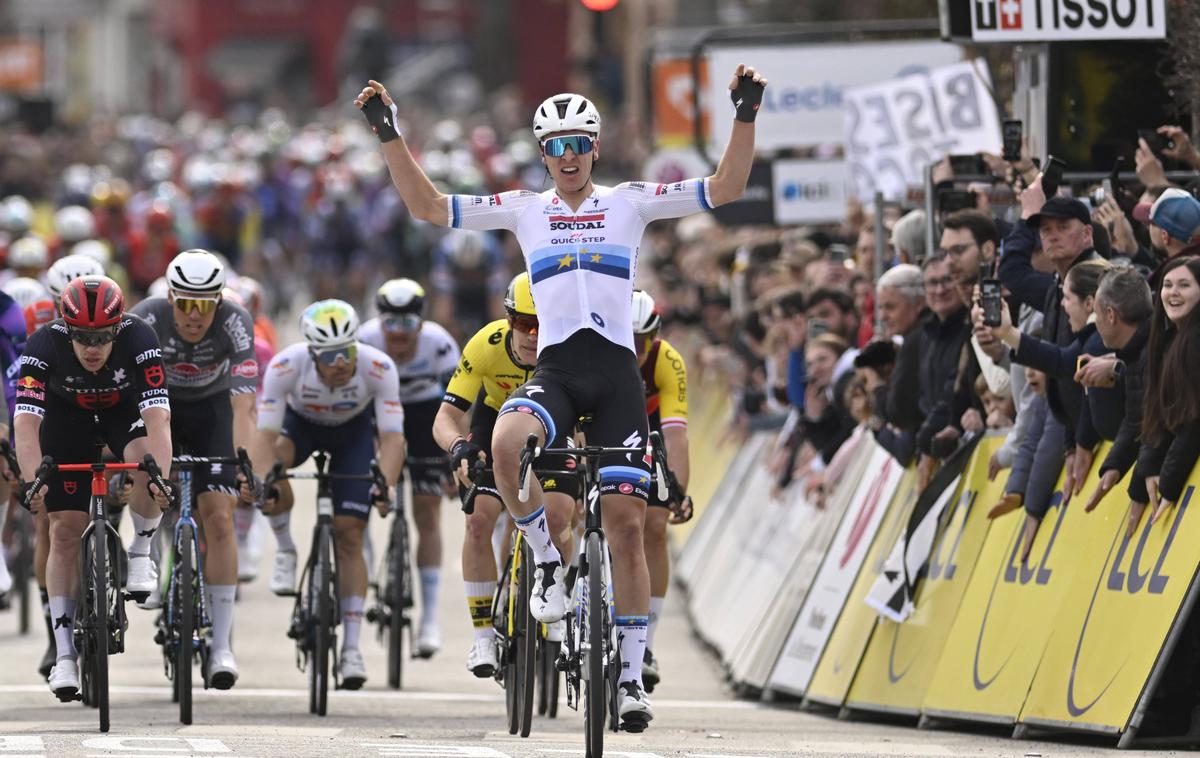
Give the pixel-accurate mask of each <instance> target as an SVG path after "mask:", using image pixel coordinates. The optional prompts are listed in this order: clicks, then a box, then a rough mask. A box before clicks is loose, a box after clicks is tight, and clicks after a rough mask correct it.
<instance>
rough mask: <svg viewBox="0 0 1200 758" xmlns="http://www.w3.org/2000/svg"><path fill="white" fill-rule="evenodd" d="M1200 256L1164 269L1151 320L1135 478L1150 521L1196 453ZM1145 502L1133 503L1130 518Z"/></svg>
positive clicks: (1199, 451)
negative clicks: (1141, 480)
mask: <svg viewBox="0 0 1200 758" xmlns="http://www.w3.org/2000/svg"><path fill="white" fill-rule="evenodd" d="M1197 302H1200V258H1195V257H1190V256H1189V257H1184V258H1175V259H1172V260H1171V261H1170V262H1168V263H1167V264H1166V265H1164V266H1163V268H1162V289H1161V290H1159V296H1158V298H1156V302H1155V305H1154V316H1153V319H1152V321H1151V322H1150V342H1149V346H1148V347H1149V362H1148V364H1147V367H1146V368H1147V374H1146V395H1145V399H1144V415H1143V416H1142V449H1141V452H1140V453H1139V455H1138V463H1137V470H1136V471H1135V476H1137V475H1143V476H1145V477H1146V490H1147V493H1148V495H1149V498H1150V503H1151V504H1153V505H1154V516H1153V519H1154V520H1157V519H1158V518H1159V517H1160V516H1161V515H1162V514H1163V513H1164V512H1165V511H1167V510H1168V509H1170V508H1172V507H1173V506H1174V505H1175V504H1176V503H1178V502H1179V497H1180V495H1181V494H1182V493H1183V488H1184V485H1185V484H1186V483H1187V480H1188V476H1189V475H1190V474H1191V472H1192V468H1193V467H1194V466H1195V464H1196V458H1197V455H1200V386H1198V385H1197V384H1196V378H1195V374H1194V372H1195V370H1196V367H1197V366H1200V311H1197V309H1196V304H1197ZM1146 505H1147V504H1146V503H1137V502H1135V503H1133V506H1132V507H1133V509H1134V513H1133V514H1132V515H1131V522H1132V523H1134V524H1136V523H1137V520H1138V519H1140V517H1141V513H1142V511H1144V510H1145V508H1146Z"/></svg>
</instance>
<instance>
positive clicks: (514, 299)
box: [504, 271, 537, 316]
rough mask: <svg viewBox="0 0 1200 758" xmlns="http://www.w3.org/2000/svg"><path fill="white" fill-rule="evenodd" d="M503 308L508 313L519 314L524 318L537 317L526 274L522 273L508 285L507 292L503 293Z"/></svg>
mask: <svg viewBox="0 0 1200 758" xmlns="http://www.w3.org/2000/svg"><path fill="white" fill-rule="evenodd" d="M504 308H505V310H507V311H508V312H509V313H520V314H523V315H526V316H536V315H537V307H536V306H535V305H534V304H533V290H531V289H530V287H529V274H528V273H527V272H525V271H522V272H521V273H519V274H517V275H516V276H514V277H513V280H512V281H511V282H509V283H508V291H507V292H505V293H504Z"/></svg>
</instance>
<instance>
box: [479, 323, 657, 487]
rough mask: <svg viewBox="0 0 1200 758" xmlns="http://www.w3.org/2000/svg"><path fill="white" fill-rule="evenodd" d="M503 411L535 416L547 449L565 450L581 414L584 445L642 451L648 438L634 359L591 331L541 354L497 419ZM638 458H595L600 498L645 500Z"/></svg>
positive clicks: (644, 471)
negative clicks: (588, 417)
mask: <svg viewBox="0 0 1200 758" xmlns="http://www.w3.org/2000/svg"><path fill="white" fill-rule="evenodd" d="M506 413H527V414H530V415H532V416H533V417H534V418H536V419H537V420H538V421H539V422H540V423H541V425H542V429H543V431H544V432H545V434H546V439H547V440H549V441H550V442H549V443H548V444H547V447H566V445H567V440H568V439H569V438H570V437H571V436H572V434H573V433H574V431H575V425H576V423H577V421H578V420H579V418H580V416H583V415H584V414H585V413H590V414H592V416H593V420H592V423H591V425H590V426H589V428H588V430H587V438H588V439H587V442H588V444H589V445H602V446H605V447H642V446H644V445H645V444H646V439H647V435H648V434H649V432H648V422H647V420H646V397H645V388H644V386H643V384H642V374H641V371H640V369H639V368H638V364H637V358H636V357H635V356H634V354H633V353H632V352H631V351H630V350H629V349H628V348H624V347H621V346H620V345H618V344H616V343H614V342H609V341H608V340H607V339H605V338H604V337H603V336H601V335H600V334H599V333H598V332H595V331H593V330H591V329H580V330H579V331H577V332H575V333H574V334H572V335H571V336H570V337H567V339H566V340H565V341H564V342H560V343H558V344H557V345H551V346H549V347H547V348H546V349H544V350H542V352H541V353H540V354H539V355H538V362H537V368H536V369H535V370H534V372H533V376H532V377H530V378H529V381H527V382H526V383H525V384H523V385H521V386H520V387H518V388H517V390H516V391H515V392H513V394H512V396H511V397H509V399H508V400H507V401H506V402H505V403H504V406H503V407H502V408H501V409H500V415H501V416H503V415H504V414H506ZM644 458H645V456H644V455H641V456H639V455H637V454H635V453H627V454H614V455H608V456H605V457H604V458H603V459H601V461H600V494H602V495H618V494H619V495H629V496H632V497H637V498H640V499H642V500H647V499H649V496H650V464H649V463H648V462H647V461H645V460H644ZM542 465H543V467H546V466H545V464H544V463H543V464H542Z"/></svg>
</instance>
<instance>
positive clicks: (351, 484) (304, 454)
mask: <svg viewBox="0 0 1200 758" xmlns="http://www.w3.org/2000/svg"><path fill="white" fill-rule="evenodd" d="M281 433H282V434H283V436H285V437H287V438H288V439H289V440H291V441H292V445H293V447H294V448H295V451H296V455H295V458H294V460H293V461H292V466H293V467H295V466H299V465H300V464H301V463H304V462H305V461H306V460H308V456H310V455H312V454H313V452H314V451H316V450H324V451H325V452H327V453H329V466H328V468H327V469H326V471H329V472H330V473H334V474H351V475H354V474H364V475H366V474H370V463H371V459H373V458H374V457H375V406H374V405H369V406H367V408H366V409H365V410H364V411H363V412H362V413H360V414H358V415H357V416H355V417H354V418H352V419H350V420H349V421H346V422H344V423H342V424H339V425H338V426H324V425H322V424H316V423H313V422H312V421H309V420H308V419H306V418H304V417H303V416H301V415H300V414H298V413H296V412H295V411H293V410H292V409H291V408H290V407H289V408H288V409H287V412H286V413H284V416H283V429H282V430H281ZM370 501H371V483H370V482H369V481H366V480H359V479H335V480H333V515H335V516H354V517H355V518H360V519H363V520H364V521H365V520H367V519H368V518H370V516H371V502H370Z"/></svg>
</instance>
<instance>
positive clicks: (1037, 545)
mask: <svg viewBox="0 0 1200 758" xmlns="http://www.w3.org/2000/svg"><path fill="white" fill-rule="evenodd" d="M1106 449H1107V445H1102V446H1101V449H1100V452H1099V453H1097V454H1096V459H1097V460H1103V458H1104V455H1105V450H1106ZM1098 468H1099V466H1093V469H1098ZM1096 483H1097V476H1096V473H1095V471H1093V472H1092V473H1091V474H1090V475H1089V476H1088V480H1087V481H1086V482H1085V483H1084V489H1083V491H1084V492H1091V491H1093V490H1094V489H1095V487H1096ZM1121 489H1123V487H1122V488H1121ZM1086 502H1087V499H1086V498H1085V497H1084V496H1082V495H1080V496H1076V497H1074V498H1072V499H1071V500H1070V502H1069V504H1064V503H1063V496H1062V476H1061V475H1060V476H1059V483H1058V490H1057V491H1056V492H1055V493H1054V495H1053V497H1052V498H1051V500H1050V504H1051V507H1050V510H1049V511H1048V512H1047V513H1046V516H1045V518H1043V520H1042V524H1041V528H1040V529H1039V530H1038V533H1037V537H1035V538H1034V542H1033V549H1032V550H1031V551H1030V554H1029V559H1028V560H1027V561H1025V562H1022V561H1021V559H1020V556H1021V553H1022V538H1023V533H1024V525H1025V512H1024V511H1023V510H1016V511H1013V512H1012V513H1009V514H1007V515H1005V516H1002V517H1000V518H999V519H996V520H995V521H993V522H992V525H991V527H990V528H989V530H988V535H987V539H986V540H984V543H983V550H982V552H981V553H980V555H979V560H978V561H977V562H976V564H975V572H974V574H973V575H972V576H971V582H970V585H969V586H968V588H967V592H966V595H965V596H964V598H963V602H962V605H961V607H960V608H959V611H958V616H957V617H956V618H955V620H954V626H953V627H952V628H951V630H950V635H949V637H947V639H946V644H945V647H944V649H943V653H942V656H941V660H940V662H939V663H938V667H937V671H936V673H935V674H934V676H933V682H932V684H931V685H930V687H929V691H928V693H927V694H926V697H925V703H924V707H923V710H924V711H925V712H926V713H928V714H930V715H933V716H943V717H948V718H959V719H964V720H972V721H987V722H996V723H1004V724H1012V723H1014V722H1015V721H1016V720H1017V716H1018V715H1019V714H1020V712H1021V706H1022V705H1023V704H1024V702H1025V696H1026V694H1028V692H1029V685H1030V683H1031V682H1032V681H1033V675H1034V673H1035V672H1036V670H1037V666H1038V663H1039V661H1041V657H1042V651H1043V650H1045V648H1046V641H1047V640H1048V639H1049V638H1050V632H1051V623H1050V621H1051V618H1050V616H1049V614H1050V613H1052V612H1053V610H1054V609H1056V608H1058V607H1059V606H1060V604H1061V603H1062V602H1063V599H1064V598H1065V597H1066V596H1067V594H1068V592H1069V591H1070V589H1071V585H1072V582H1073V579H1074V575H1075V571H1076V570H1077V569H1078V568H1079V567H1080V566H1087V565H1095V564H1096V563H1098V562H1099V561H1096V560H1095V559H1094V558H1095V552H1096V550H1097V547H1096V545H1097V544H1107V543H1105V542H1104V539H1105V535H1107V534H1108V531H1107V528H1106V522H1105V520H1104V518H1103V517H1102V516H1098V515H1097V514H1087V513H1084V511H1083V506H1084V504H1085V503H1086ZM988 507H990V506H988Z"/></svg>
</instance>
